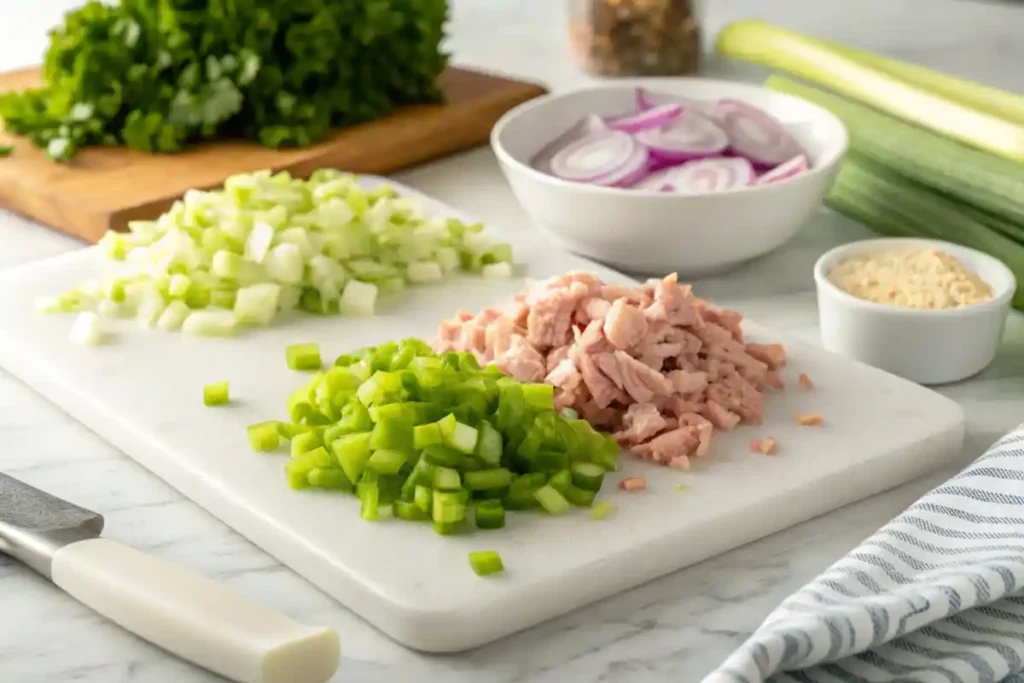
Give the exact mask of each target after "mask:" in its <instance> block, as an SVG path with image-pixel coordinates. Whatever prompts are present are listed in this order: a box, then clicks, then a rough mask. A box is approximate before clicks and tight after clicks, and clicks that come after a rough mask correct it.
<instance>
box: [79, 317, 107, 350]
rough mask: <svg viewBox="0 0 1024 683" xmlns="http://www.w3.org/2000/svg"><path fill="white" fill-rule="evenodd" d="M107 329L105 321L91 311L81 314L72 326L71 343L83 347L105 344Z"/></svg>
mask: <svg viewBox="0 0 1024 683" xmlns="http://www.w3.org/2000/svg"><path fill="white" fill-rule="evenodd" d="M105 336H106V329H105V327H104V325H103V319H102V318H100V317H99V316H98V315H96V314H95V313H93V312H91V311H85V312H83V313H79V314H78V317H77V318H75V323H74V325H72V326H71V341H72V343H74V344H81V345H83V346H97V345H99V344H102V343H103V339H104V337H105Z"/></svg>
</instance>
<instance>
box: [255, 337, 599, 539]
mask: <svg viewBox="0 0 1024 683" xmlns="http://www.w3.org/2000/svg"><path fill="white" fill-rule="evenodd" d="M303 346H304V347H306V350H307V351H309V350H310V349H309V347H310V346H313V345H303ZM293 348H294V347H293ZM287 405H288V411H289V422H282V423H274V422H263V423H260V424H256V425H252V426H251V427H249V440H250V444H251V446H252V448H253V449H254V450H256V451H261V452H267V451H273V450H276V449H277V448H278V446H279V442H280V439H281V438H285V439H290V440H291V449H290V450H291V460H290V461H289V462H288V463H287V465H286V466H285V471H286V473H287V478H288V483H289V484H290V485H291V486H292V487H293V488H296V489H303V488H307V487H315V488H324V489H337V490H342V491H349V492H355V493H356V495H357V496H358V497H359V500H360V501H361V516H362V518H363V519H365V520H376V519H378V518H379V517H380V516H381V515H382V512H381V511H382V510H384V509H387V511H388V512H389V513H391V514H393V515H394V516H395V517H399V518H401V519H406V520H413V521H426V520H430V521H431V522H433V525H434V529H435V531H437V533H439V534H451V533H456V532H458V531H459V530H460V529H461V528H462V527H463V526H464V525H465V524H466V522H467V520H468V519H469V518H470V517H471V515H470V510H471V509H472V511H473V514H472V518H473V519H474V521H475V525H476V527H477V528H480V529H495V528H500V527H503V526H504V525H505V511H506V510H525V509H529V508H542V509H543V510H544V511H546V512H547V513H549V514H553V515H559V514H563V513H565V512H566V511H567V510H569V508H570V507H571V506H572V505H578V506H583V507H589V506H590V505H591V504H592V503H593V502H594V499H595V497H596V495H597V493H598V491H600V489H601V485H602V483H603V481H604V474H605V472H606V471H610V470H614V469H616V467H617V461H618V454H619V445H618V444H617V443H616V442H615V439H614V438H612V437H611V436H610V435H607V434H601V433H598V432H596V431H594V429H593V428H592V427H591V426H590V424H589V423H587V422H586V421H585V420H582V419H578V418H576V417H575V416H574V415H572V414H560V413H558V412H556V410H555V407H554V394H553V387H552V386H551V385H548V384H520V383H519V382H517V381H516V380H514V379H512V378H511V377H508V376H506V375H505V374H504V373H502V372H501V371H500V370H498V369H497V368H496V367H494V366H493V365H492V366H488V367H487V368H481V367H480V365H479V364H478V363H477V361H476V359H475V358H474V357H473V356H472V354H468V353H445V354H442V355H440V356H439V355H437V354H436V353H434V352H433V351H432V350H431V349H430V347H429V346H428V345H427V344H426V343H425V342H423V341H420V340H418V339H406V340H404V341H402V342H398V343H396V342H388V343H385V344H381V345H380V346H376V347H369V348H366V349H363V350H361V351H358V352H356V353H352V354H346V355H343V356H340V357H339V358H338V359H337V360H336V361H335V363H334V366H333V367H331V368H330V369H328V370H326V371H321V372H317V373H316V374H315V375H314V376H313V378H312V379H311V380H310V381H309V382H308V383H307V384H305V385H304V386H302V387H300V388H299V389H298V390H296V391H295V392H293V393H292V395H291V396H290V397H289V398H288V404H287Z"/></svg>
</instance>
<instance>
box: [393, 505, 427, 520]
mask: <svg viewBox="0 0 1024 683" xmlns="http://www.w3.org/2000/svg"><path fill="white" fill-rule="evenodd" d="M392 506H393V509H394V515H395V517H398V518H399V519H404V520H407V521H410V522H419V521H423V520H425V519H427V513H426V512H425V511H424V510H423V509H422V508H420V506H419V505H417V504H416V503H411V502H409V501H406V500H396V501H395V502H394V503H392Z"/></svg>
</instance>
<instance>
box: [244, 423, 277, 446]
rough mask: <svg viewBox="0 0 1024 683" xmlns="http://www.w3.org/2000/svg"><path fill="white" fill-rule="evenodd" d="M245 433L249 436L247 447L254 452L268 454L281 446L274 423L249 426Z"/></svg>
mask: <svg viewBox="0 0 1024 683" xmlns="http://www.w3.org/2000/svg"><path fill="white" fill-rule="evenodd" d="M246 431H247V432H248V434H249V447H250V448H252V449H253V450H254V451H258V452H260V453H269V452H270V451H273V450H276V449H277V447H278V446H279V445H280V444H281V434H280V432H279V431H278V423H277V422H275V421H269V422H258V423H256V424H253V425H249V426H248V427H247V428H246Z"/></svg>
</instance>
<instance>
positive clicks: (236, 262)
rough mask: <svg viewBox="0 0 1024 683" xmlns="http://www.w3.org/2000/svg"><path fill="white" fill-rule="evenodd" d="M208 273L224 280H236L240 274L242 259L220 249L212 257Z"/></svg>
mask: <svg viewBox="0 0 1024 683" xmlns="http://www.w3.org/2000/svg"><path fill="white" fill-rule="evenodd" d="M210 272H211V273H213V274H214V275H216V276H217V277H219V278H224V279H225V280H237V279H238V276H239V275H241V273H242V257H241V256H240V255H239V254H236V253H235V252H233V251H228V250H227V249H221V250H219V251H217V252H216V253H214V255H213V261H212V263H211V264H210Z"/></svg>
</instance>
